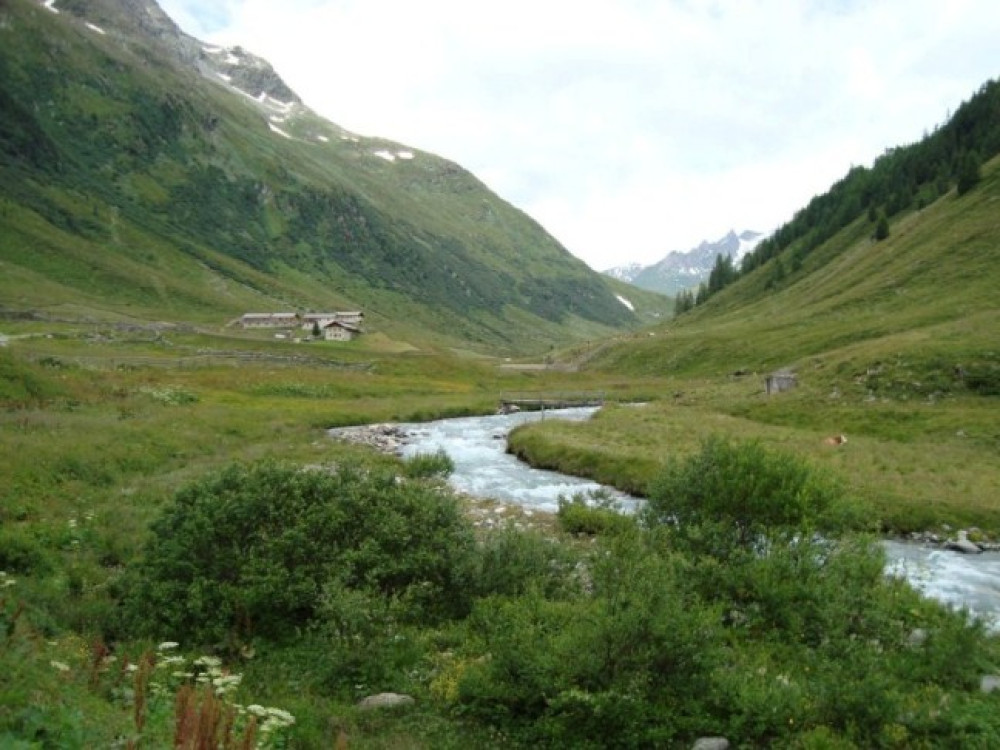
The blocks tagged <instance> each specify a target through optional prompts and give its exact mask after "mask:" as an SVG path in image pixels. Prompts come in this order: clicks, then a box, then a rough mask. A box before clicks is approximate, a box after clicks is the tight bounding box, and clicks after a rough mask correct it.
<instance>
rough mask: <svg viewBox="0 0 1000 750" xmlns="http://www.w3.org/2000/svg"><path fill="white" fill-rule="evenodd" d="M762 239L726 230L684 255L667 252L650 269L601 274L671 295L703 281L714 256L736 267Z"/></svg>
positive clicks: (757, 234)
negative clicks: (724, 234) (730, 260)
mask: <svg viewBox="0 0 1000 750" xmlns="http://www.w3.org/2000/svg"><path fill="white" fill-rule="evenodd" d="M763 239H764V235H763V234H762V233H760V232H754V231H751V230H746V231H743V232H740V233H739V234H736V232H734V231H730V232H729V233H728V234H727V235H726V236H725V237H723V238H721V239H719V240H716V241H715V242H707V241H706V242H702V243H701V244H700V245H698V247H696V248H694V249H692V250H688V251H686V252H679V251H674V252H671V253H669V254H667V256H666V257H665V258H664V259H663V260H661V261H659V262H657V263H654V264H653V265H651V266H642V265H640V264H638V263H632V264H629V265H627V266H619V267H617V268H611V269H608V270H607V271H604V273H605V274H606V275H607V276H611V277H612V278H615V279H619V280H621V281H627V282H629V283H630V284H634V285H635V286H638V287H640V288H642V289H648V290H650V291H654V292H660V293H661V294H668V295H675V294H677V292H679V291H681V290H682V289H689V288H691V287H694V286H698V284H700V283H701V282H703V281H706V280H707V279H708V276H709V274H710V273H711V271H712V266H714V265H715V259H716V257H717V256H719V255H721V256H723V257H729V258H732V259H733V263H734V265H736V266H738V265H739V263H740V261H742V260H743V258H744V256H746V255H747V254H748V253H750V252H751V251H753V249H754V248H755V247H757V245H758V244H759V243H760V241H761V240H763Z"/></svg>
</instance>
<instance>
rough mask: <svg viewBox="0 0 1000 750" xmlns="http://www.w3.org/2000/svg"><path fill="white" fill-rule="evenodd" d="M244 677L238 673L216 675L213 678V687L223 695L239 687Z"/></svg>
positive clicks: (217, 692)
mask: <svg viewBox="0 0 1000 750" xmlns="http://www.w3.org/2000/svg"><path fill="white" fill-rule="evenodd" d="M242 679H243V676H242V675H238V674H228V675H223V676H222V677H216V678H215V679H214V680H212V687H214V688H215V692H216V694H218V695H222V694H223V693H225V692H227V691H229V690H232V689H233V688H235V687H237V686H238V685H239V684H240V680H242Z"/></svg>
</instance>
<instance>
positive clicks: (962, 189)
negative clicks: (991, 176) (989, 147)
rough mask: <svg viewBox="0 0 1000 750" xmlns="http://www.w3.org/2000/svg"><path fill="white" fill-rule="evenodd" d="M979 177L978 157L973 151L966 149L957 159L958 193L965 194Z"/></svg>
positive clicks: (975, 183) (976, 182)
mask: <svg viewBox="0 0 1000 750" xmlns="http://www.w3.org/2000/svg"><path fill="white" fill-rule="evenodd" d="M980 179H982V175H981V174H980V171H979V159H978V158H977V157H976V155H975V154H974V153H973V152H971V151H966V152H965V153H963V154H962V155H961V156H960V157H959V161H958V194H959V195H965V194H966V193H967V192H969V191H970V190H972V188H974V187H975V186H976V185H978V184H979V180H980Z"/></svg>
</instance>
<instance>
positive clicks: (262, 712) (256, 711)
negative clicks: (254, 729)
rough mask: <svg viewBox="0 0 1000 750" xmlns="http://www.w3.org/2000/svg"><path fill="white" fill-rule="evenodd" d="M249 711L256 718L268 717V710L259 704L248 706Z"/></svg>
mask: <svg viewBox="0 0 1000 750" xmlns="http://www.w3.org/2000/svg"><path fill="white" fill-rule="evenodd" d="M247 711H248V712H249V713H252V714H253V715H254V716H260V717H262V718H263V717H264V716H267V709H266V708H264V707H263V706H261V705H259V704H257V703H251V704H250V705H249V706H247Z"/></svg>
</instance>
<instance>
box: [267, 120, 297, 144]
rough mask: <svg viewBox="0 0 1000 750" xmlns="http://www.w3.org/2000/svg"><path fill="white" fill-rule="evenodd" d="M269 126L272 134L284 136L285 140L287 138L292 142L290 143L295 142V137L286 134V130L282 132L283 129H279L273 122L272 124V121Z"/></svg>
mask: <svg viewBox="0 0 1000 750" xmlns="http://www.w3.org/2000/svg"><path fill="white" fill-rule="evenodd" d="M267 126H268V127H269V128H270V129H271V132H272V133H277V134H278V135H283V136H284V137H285V138H287V139H288V140H290V141H291V140H294V137H293V136H291V135H289V134H288V133H286V132H285V131H284V130H282V129H281V128H279V127H278V126H277V125H275V124H274V123H273V122H270V121H269V122H268V123H267Z"/></svg>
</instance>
